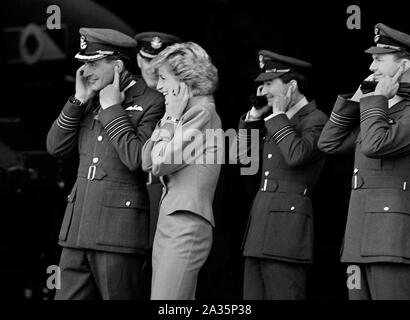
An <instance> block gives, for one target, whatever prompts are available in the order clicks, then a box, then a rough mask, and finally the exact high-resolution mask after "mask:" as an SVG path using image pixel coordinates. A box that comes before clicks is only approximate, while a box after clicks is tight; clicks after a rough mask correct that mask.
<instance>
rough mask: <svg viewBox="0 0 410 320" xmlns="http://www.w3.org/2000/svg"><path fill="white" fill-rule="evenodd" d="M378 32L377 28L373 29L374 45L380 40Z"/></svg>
mask: <svg viewBox="0 0 410 320" xmlns="http://www.w3.org/2000/svg"><path fill="white" fill-rule="evenodd" d="M379 32H380V29H379V28H374V34H375V36H374V42H375V43H377V42H378V41H379V39H380V34H379Z"/></svg>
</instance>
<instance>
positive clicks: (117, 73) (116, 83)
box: [112, 66, 120, 89]
mask: <svg viewBox="0 0 410 320" xmlns="http://www.w3.org/2000/svg"><path fill="white" fill-rule="evenodd" d="M112 84H113V85H114V86H115V87H116V88H118V89H119V88H120V68H119V67H118V66H115V67H114V80H113V82H112Z"/></svg>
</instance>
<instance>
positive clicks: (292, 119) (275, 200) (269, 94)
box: [239, 50, 327, 300]
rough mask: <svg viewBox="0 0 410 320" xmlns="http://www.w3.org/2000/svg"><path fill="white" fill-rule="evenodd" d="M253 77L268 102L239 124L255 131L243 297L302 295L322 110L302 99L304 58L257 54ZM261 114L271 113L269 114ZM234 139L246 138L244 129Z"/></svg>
mask: <svg viewBox="0 0 410 320" xmlns="http://www.w3.org/2000/svg"><path fill="white" fill-rule="evenodd" d="M259 59H260V67H261V69H262V72H261V73H260V74H259V76H258V77H257V78H256V80H255V81H257V82H263V84H262V85H261V86H259V87H258V90H257V92H258V96H264V97H265V98H266V99H267V104H266V103H265V104H264V106H262V107H261V108H256V107H255V106H253V107H252V109H251V110H250V111H249V112H248V113H247V114H246V115H244V116H243V117H241V120H240V123H239V129H253V130H259V133H260V134H259V136H260V138H261V140H260V142H259V145H254V146H252V145H251V146H250V147H256V148H259V147H262V148H263V151H262V153H261V154H262V157H263V158H262V181H261V185H260V189H259V191H258V193H257V195H256V197H255V199H254V202H253V206H252V209H251V214H250V218H249V222H248V227H247V231H246V234H245V240H244V248H243V254H244V256H245V257H246V258H245V275H244V299H292V300H293V299H304V298H305V287H306V272H307V268H308V266H309V264H310V263H311V262H312V251H313V212H312V202H311V195H312V192H313V189H314V188H315V184H316V181H317V179H318V176H319V173H320V171H321V169H322V167H323V164H324V157H323V154H322V153H321V152H320V151H319V149H318V148H317V141H318V139H319V136H320V133H321V131H322V128H323V126H324V124H325V123H326V121H327V117H326V115H325V114H324V113H323V112H321V111H320V110H319V109H317V107H316V104H315V102H314V101H311V102H308V100H307V98H306V96H305V94H306V90H307V80H306V75H307V73H308V71H309V69H311V64H309V63H307V62H304V61H301V60H299V59H295V58H292V57H287V56H283V55H280V54H277V53H274V52H271V51H267V50H262V51H260V52H259ZM268 113H270V114H269V115H268ZM239 139H240V140H239V141H240V143H242V142H245V143H246V142H250V141H251V139H250V130H246V134H243V133H241V132H240V134H239Z"/></svg>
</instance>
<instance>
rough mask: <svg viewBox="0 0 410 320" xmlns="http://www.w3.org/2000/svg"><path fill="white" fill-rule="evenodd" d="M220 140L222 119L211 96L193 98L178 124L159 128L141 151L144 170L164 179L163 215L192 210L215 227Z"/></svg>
mask: <svg viewBox="0 0 410 320" xmlns="http://www.w3.org/2000/svg"><path fill="white" fill-rule="evenodd" d="M218 129H219V130H218ZM214 135H219V140H214V139H213V138H212V137H213V136H214ZM194 137H195V139H194ZM221 137H222V130H221V120H220V118H219V116H218V114H217V113H216V110H215V104H214V103H213V99H212V97H210V96H200V97H193V98H191V99H190V100H189V103H188V106H187V108H186V109H185V111H184V114H183V116H182V117H181V119H180V121H179V122H178V124H173V123H159V124H158V125H157V127H156V130H155V131H154V133H153V135H152V137H151V139H150V140H148V141H147V142H146V144H145V145H144V148H143V150H142V167H143V169H144V170H145V171H150V172H152V173H153V174H154V175H156V176H162V177H163V178H162V181H163V183H164V191H163V194H162V197H161V203H160V207H161V209H160V211H161V212H164V213H165V214H171V213H173V212H175V211H176V210H185V211H191V212H193V213H196V214H198V215H200V216H202V217H203V218H205V219H206V220H207V221H209V222H210V223H211V224H212V225H214V217H213V212H212V202H213V198H214V192H215V188H216V184H217V182H218V177H219V173H220V169H221V163H222V162H221V161H219V163H218V155H219V156H221V155H222V156H223V141H222V139H221ZM214 141H215V142H214ZM207 160H210V161H207Z"/></svg>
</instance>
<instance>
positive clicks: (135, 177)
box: [47, 78, 165, 253]
mask: <svg viewBox="0 0 410 320" xmlns="http://www.w3.org/2000/svg"><path fill="white" fill-rule="evenodd" d="M98 109H99V103H98V97H97V96H96V97H94V99H93V100H91V101H90V102H89V103H88V105H87V106H85V107H78V106H76V105H73V104H71V103H70V102H69V101H68V102H67V103H66V105H65V106H64V108H63V110H62V112H61V113H60V115H59V117H58V118H57V120H55V121H54V123H53V125H52V127H51V129H50V131H49V133H48V136H47V150H48V152H49V153H51V154H52V155H55V156H63V155H65V154H67V153H69V152H72V151H75V150H76V149H77V150H78V152H79V156H80V162H79V168H78V174H77V180H76V182H75V184H74V186H73V188H72V191H71V193H70V195H69V196H68V204H67V208H66V212H65V215H64V219H63V223H62V227H61V230H60V235H59V243H60V244H61V245H62V246H66V247H73V248H86V249H95V250H103V251H111V252H123V253H135V252H142V251H144V250H145V249H148V248H149V223H150V221H149V199H148V193H147V190H146V181H147V177H146V174H145V173H144V172H143V171H142V169H141V150H142V147H143V145H144V143H145V141H146V140H147V139H148V138H149V137H150V136H151V133H152V131H153V129H154V127H155V124H156V123H157V122H158V120H159V119H160V118H161V117H162V115H163V113H164V111H165V108H164V101H163V96H162V95H161V94H160V93H158V92H156V91H154V90H152V89H150V88H148V87H147V85H146V84H145V82H144V81H143V80H142V79H141V78H139V79H137V82H136V83H135V84H134V85H133V86H131V87H130V88H129V89H128V90H126V92H125V99H124V102H123V103H122V104H121V105H120V104H119V105H114V106H111V107H109V108H107V109H105V110H102V109H100V111H99V112H98V111H97V110H98ZM126 109H128V110H126Z"/></svg>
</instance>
